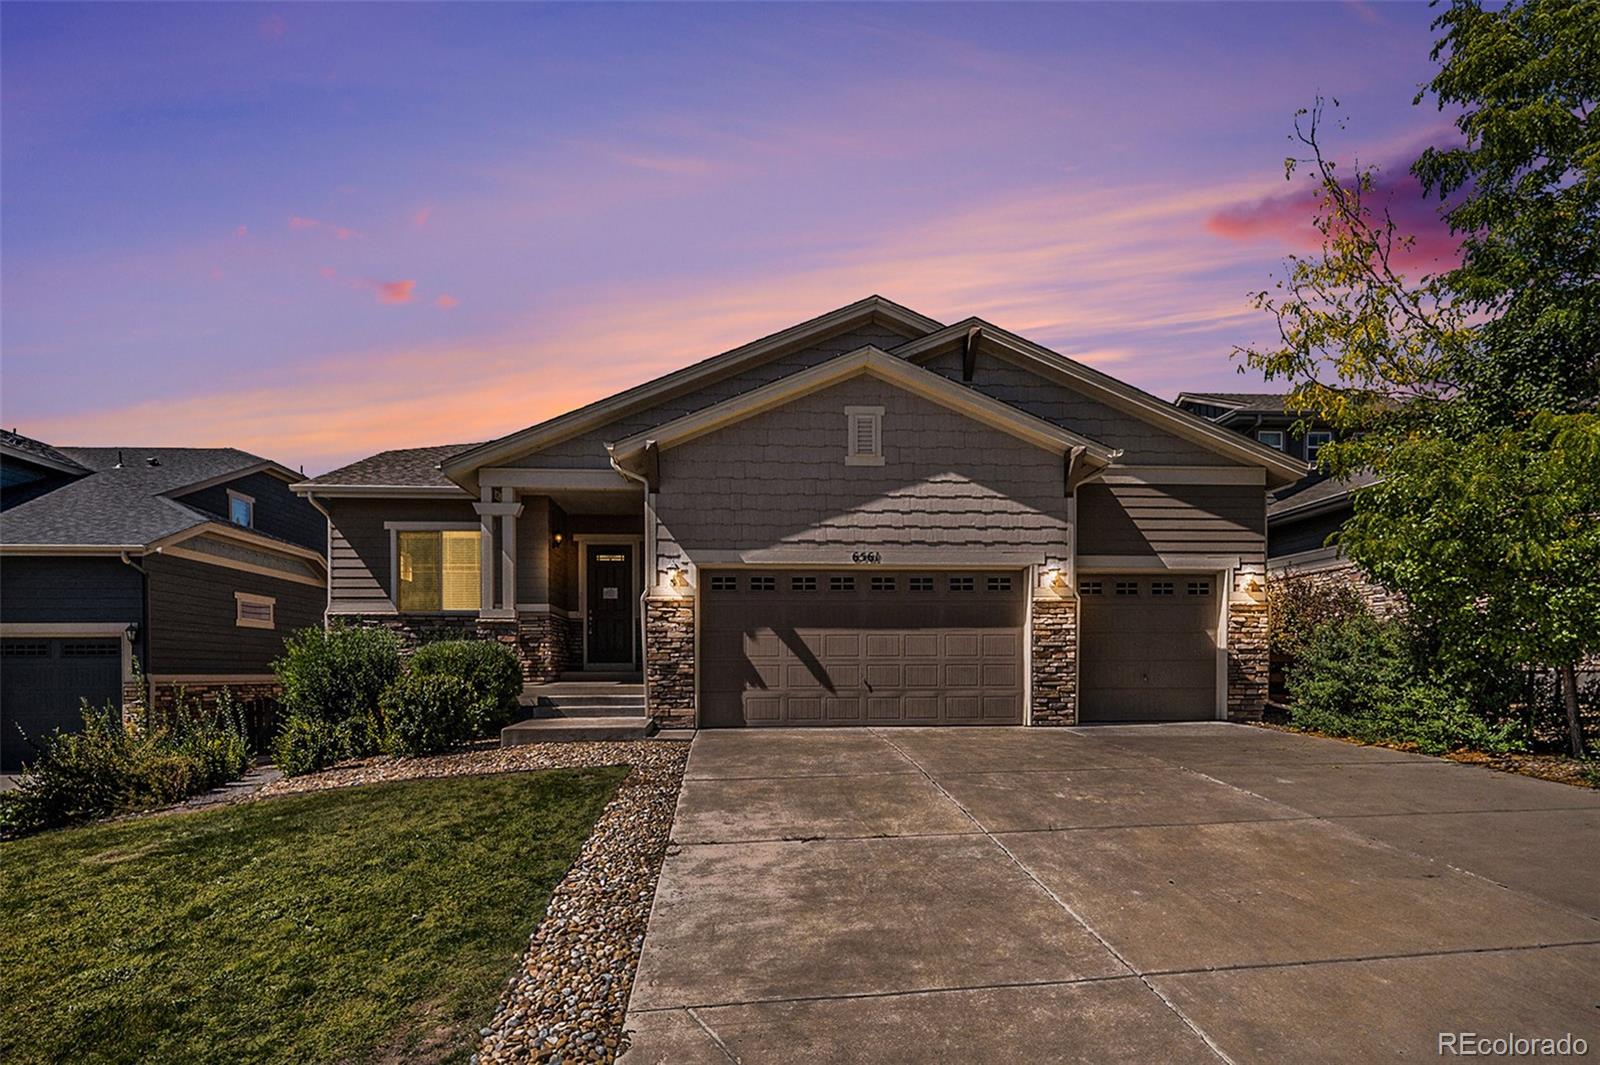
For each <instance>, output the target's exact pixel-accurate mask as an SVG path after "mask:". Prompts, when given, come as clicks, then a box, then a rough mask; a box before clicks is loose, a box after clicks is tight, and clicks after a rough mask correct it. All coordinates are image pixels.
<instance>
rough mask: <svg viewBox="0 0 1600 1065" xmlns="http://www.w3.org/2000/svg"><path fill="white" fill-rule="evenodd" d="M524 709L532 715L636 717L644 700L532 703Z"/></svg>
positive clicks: (641, 712)
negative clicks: (597, 702) (531, 712)
mask: <svg viewBox="0 0 1600 1065" xmlns="http://www.w3.org/2000/svg"><path fill="white" fill-rule="evenodd" d="M526 709H529V710H532V711H533V716H534V717H637V718H643V717H644V716H645V713H644V700H643V699H633V700H630V701H628V702H625V703H599V704H595V703H565V702H561V703H534V704H533V705H532V706H529V707H527V708H526Z"/></svg>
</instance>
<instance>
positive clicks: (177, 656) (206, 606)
mask: <svg viewBox="0 0 1600 1065" xmlns="http://www.w3.org/2000/svg"><path fill="white" fill-rule="evenodd" d="M144 565H145V570H146V572H148V573H149V575H150V652H149V655H150V657H149V660H148V661H147V662H146V663H145V670H146V671H147V672H148V673H151V674H156V675H163V674H164V675H172V674H209V675H213V676H218V675H239V674H252V675H254V674H263V673H270V672H272V660H273V659H274V658H277V657H278V656H279V655H281V654H282V653H283V641H284V638H285V637H286V636H288V635H289V634H290V633H292V632H294V631H295V630H297V629H303V628H306V627H307V626H311V625H320V624H321V623H322V610H323V605H324V595H325V593H324V591H323V589H321V588H317V587H314V586H312V585H309V584H300V583H297V582H295V581H285V580H279V579H278V578H276V577H268V576H265V575H264V574H256V573H247V572H245V571H243V570H237V569H231V568H224V567H219V566H212V565H208V564H207V563H204V562H195V561H191V560H189V559H184V558H169V557H166V556H151V557H149V558H147V559H145V562H144ZM234 592H250V593H253V594H255V595H269V596H272V597H273V598H274V599H275V600H277V602H276V605H275V614H276V627H275V628H272V629H255V628H240V627H239V626H238V625H237V623H236V618H237V613H236V611H237V607H236V603H235V599H234Z"/></svg>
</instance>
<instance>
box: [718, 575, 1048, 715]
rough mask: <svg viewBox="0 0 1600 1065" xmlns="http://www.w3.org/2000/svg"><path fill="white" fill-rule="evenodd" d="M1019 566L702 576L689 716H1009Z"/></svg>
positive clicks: (1022, 611)
mask: <svg viewBox="0 0 1600 1065" xmlns="http://www.w3.org/2000/svg"><path fill="white" fill-rule="evenodd" d="M1024 584H1025V582H1024V579H1023V575H1022V574H1021V573H1004V572H1002V573H971V572H966V573H950V572H932V571H916V570H907V571H883V570H865V571H863V570H857V571H853V572H850V573H828V572H818V571H794V572H790V571H767V570H760V571H756V570H725V571H720V572H719V571H715V570H708V571H702V573H701V576H700V602H701V604H702V606H701V619H700V656H699V662H700V708H701V709H700V723H701V725H702V726H703V727H707V728H718V727H736V726H741V725H1018V724H1021V723H1022V707H1023V684H1024V683H1025V681H1026V678H1025V676H1024V673H1023V661H1022V647H1023V644H1022V633H1023V625H1024V622H1025V618H1026V603H1025V600H1024V594H1025V587H1024Z"/></svg>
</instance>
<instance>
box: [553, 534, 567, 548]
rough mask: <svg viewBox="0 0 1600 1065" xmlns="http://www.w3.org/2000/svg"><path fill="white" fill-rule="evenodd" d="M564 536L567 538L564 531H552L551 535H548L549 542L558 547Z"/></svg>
mask: <svg viewBox="0 0 1600 1065" xmlns="http://www.w3.org/2000/svg"><path fill="white" fill-rule="evenodd" d="M566 538H567V536H566V534H565V533H562V532H556V533H554V534H552V535H551V537H550V543H551V544H552V545H554V546H555V547H560V546H561V542H562V541H563V540H565V539H566Z"/></svg>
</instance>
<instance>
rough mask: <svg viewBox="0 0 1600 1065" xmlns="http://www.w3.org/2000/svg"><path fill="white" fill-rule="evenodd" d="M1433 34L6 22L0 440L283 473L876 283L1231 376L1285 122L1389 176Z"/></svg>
mask: <svg viewBox="0 0 1600 1065" xmlns="http://www.w3.org/2000/svg"><path fill="white" fill-rule="evenodd" d="M1430 17H1431V12H1430V11H1429V9H1428V8H1426V7H1425V6H1423V5H1421V4H1403V5H1402V4H1360V3H1339V4H1314V3H1308V4H1300V3H1276V4H1265V3H1256V4H1239V5H1232V4H1196V5H1184V4H1180V5H1135V4H1111V5H1092V4H1077V5H1061V6H1053V5H1026V6H1005V5H981V6H965V5H929V6H917V5H901V6H844V5H823V6H785V5H758V6H698V5H693V4H688V5H671V6H631V5H621V6H615V5H614V6H537V7H535V6H513V5H472V4H450V5H425V4H424V5H416V4H408V5H401V6H388V5H379V4H360V5H351V6H338V5H288V6H275V5H274V6H254V5H213V6H196V5H164V6H142V5H132V4H129V5H93V6H73V5H62V4H52V5H18V4H6V5H5V8H4V14H3V18H0V64H3V72H0V93H3V97H0V108H3V113H0V119H3V126H0V198H3V199H0V202H3V217H0V224H3V230H0V281H3V285H4V287H3V293H0V301H3V302H0V314H3V319H0V423H3V424H4V426H5V427H6V428H12V427H16V428H18V429H19V430H20V431H21V432H23V433H26V434H29V435H32V436H37V437H40V438H43V439H45V440H48V441H50V442H53V443H56V444H81V445H92V444H101V445H105V444H113V445H114V444H167V445H178V444H191V445H232V446H237V447H242V448H245V449H247V450H251V451H255V452H258V453H260V454H263V455H267V456H270V457H272V458H275V459H278V460H279V461H282V462H285V463H288V464H290V465H292V466H299V465H301V464H303V465H304V466H305V468H306V470H307V472H308V473H316V472H320V471H323V470H326V469H328V468H330V467H332V466H334V465H338V464H340V463H342V462H345V461H348V460H349V459H352V458H355V457H359V456H360V455H363V454H367V453H370V452H373V451H378V450H382V449H385V448H390V447H405V446H414V445H422V444H436V443H448V442H455V441H466V440H480V439H486V438H490V437H493V436H496V435H499V434H502V433H505V432H508V431H511V430H514V429H517V428H521V427H522V426H525V425H528V424H531V423H533V422H537V421H539V420H542V419H544V418H546V417H549V416H551V415H554V414H557V413H560V412H561V411H563V410H566V409H569V408H570V407H572V406H574V405H577V404H579V403H583V402H587V401H589V400H592V399H596V398H599V397H601V396H603V395H606V394H608V393H611V392H614V391H616V390H618V389H621V388H625V387H627V386H630V385H634V384H637V383H639V382H641V381H644V380H647V379H649V378H651V377H653V376H656V375H657V374H659V373H662V372H664V371H666V370H669V369H672V368H674V367H676V366H679V365H681V364H683V363H685V362H688V361H692V360H695V359H699V358H704V357H706V356H708V355H712V354H715V353H716V352H718V351H721V350H723V349H726V348H728V347H731V346H734V345H736V344H739V343H742V342H744V341H746V340H750V339H753V338H755V337H758V336H761V335H763V334H765V333H768V332H771V331H773V330H775V329H779V328H782V327H784V326H786V325H789V324H792V323H794V322H795V321H798V320H800V319H803V318H807V317H811V316H813V315H816V314H819V313H821V312H823V311H826V310H829V309H831V308H833V307H836V306H838V305H841V304H844V303H848V302H851V301H853V300H855V299H859V298H860V297H862V296H865V295H867V294H869V293H872V292H878V293H881V294H883V295H885V296H887V297H889V298H891V299H894V300H897V301H899V302H901V303H905V304H908V305H910V306H912V307H914V308H916V309H917V310H919V311H922V312H924V313H926V314H929V315H932V316H934V317H936V318H940V319H943V320H946V321H952V320H955V319H958V318H962V317H965V316H966V315H969V314H979V315H982V316H984V317H986V318H988V319H990V320H992V321H994V322H996V323H998V324H1000V325H1003V326H1005V327H1007V328H1010V329H1013V330H1016V331H1018V332H1021V333H1024V334H1026V335H1027V336H1029V337H1030V338H1032V339H1035V340H1038V341H1040V342H1042V343H1045V344H1047V345H1049V346H1051V347H1053V348H1055V349H1056V350H1058V351H1061V352H1062V353H1064V354H1067V355H1070V356H1073V357H1075V358H1079V359H1082V360H1084V361H1086V362H1089V363H1091V364H1093V365H1095V366H1097V367H1099V368H1100V369H1102V370H1105V371H1107V372H1109V373H1112V374H1115V375H1117V376H1119V377H1121V378H1123V379H1125V380H1127V381H1130V382H1132V383H1133V384H1136V385H1139V386H1140V387H1143V388H1146V389H1148V390H1150V391H1152V392H1155V393H1156V394H1158V395H1161V396H1164V397H1166V398H1169V399H1170V398H1172V397H1173V396H1174V395H1175V394H1176V393H1177V392H1178V391H1179V390H1182V389H1191V390H1193V389H1206V388H1213V389H1234V390H1248V389H1252V388H1260V387H1262V383H1261V382H1260V380H1259V379H1258V378H1253V377H1244V376H1239V375H1238V374H1236V373H1235V370H1234V365H1233V364H1232V363H1231V362H1230V360H1229V351H1230V350H1231V349H1232V347H1233V346H1234V345H1235V344H1242V343H1247V342H1251V341H1256V340H1260V339H1263V338H1265V337H1266V336H1267V335H1268V330H1269V323H1268V321H1267V320H1266V319H1265V317H1264V316H1263V315H1262V314H1261V313H1260V312H1257V311H1255V310H1253V309H1252V308H1251V307H1250V305H1249V300H1248V295H1249V293H1250V292H1251V291H1252V290H1254V289H1258V288H1262V287H1265V286H1267V285H1269V284H1270V275H1271V274H1272V273H1273V271H1275V270H1279V269H1281V260H1282V257H1283V255H1284V254H1285V253H1286V252H1288V251H1291V250H1299V249H1303V248H1304V247H1305V246H1306V242H1307V239H1308V234H1309V233H1310V230H1309V229H1308V227H1307V225H1306V209H1305V199H1304V191H1305V190H1304V187H1303V186H1302V185H1289V184H1286V183H1285V181H1284V178H1283V167H1282V160H1283V157H1284V156H1285V155H1286V154H1288V152H1289V150H1290V147H1291V146H1290V144H1289V142H1288V141H1287V139H1286V137H1287V134H1288V133H1289V131H1290V123H1291V120H1292V116H1293V113H1294V111H1295V109H1296V108H1297V107H1300V106H1304V105H1307V104H1309V103H1310V102H1311V100H1312V99H1313V97H1314V96H1315V95H1316V94H1317V93H1318V92H1322V93H1324V94H1328V95H1332V96H1336V97H1338V98H1339V100H1340V102H1341V103H1342V104H1343V106H1344V110H1345V113H1346V116H1347V118H1348V125H1347V128H1346V129H1345V130H1344V131H1342V132H1341V133H1339V134H1338V136H1337V139H1336V140H1335V148H1336V149H1337V150H1338V151H1339V153H1340V154H1341V155H1344V156H1349V155H1351V154H1354V153H1359V154H1360V155H1361V157H1362V158H1363V159H1364V160H1370V161H1373V162H1379V163H1383V164H1385V167H1386V170H1387V171H1388V172H1390V173H1391V174H1393V175H1394V176H1395V177H1396V178H1399V177H1400V176H1401V175H1402V174H1403V171H1404V169H1405V166H1406V165H1407V164H1408V163H1409V161H1410V160H1411V158H1413V157H1414V156H1415V154H1416V152H1417V150H1418V149H1419V148H1420V147H1421V146H1422V145H1424V144H1427V143H1442V142H1445V141H1448V140H1449V139H1450V137H1449V132H1450V130H1449V125H1448V123H1447V122H1446V121H1445V119H1444V117H1443V116H1441V115H1440V114H1439V113H1438V112H1437V111H1436V110H1435V109H1434V108H1433V106H1432V104H1431V103H1425V104H1423V105H1421V106H1416V107H1413V106H1412V103H1411V100H1412V96H1413V95H1414V93H1415V92H1416V89H1417V86H1418V85H1419V83H1421V82H1423V81H1425V80H1426V79H1427V78H1428V77H1429V75H1430V72H1431V69H1432V65H1431V64H1430V62H1429V60H1428V50H1429V46H1430V43H1431V39H1432V34H1431V33H1430V31H1429V30H1428V22H1429V20H1430ZM1396 187H1397V188H1398V189H1399V190H1401V191H1399V192H1397V193H1396V195H1399V196H1408V195H1410V193H1409V192H1408V191H1407V190H1408V189H1409V188H1410V187H1409V186H1407V185H1406V183H1405V182H1403V181H1397V183H1396ZM1400 207H1401V209H1402V215H1403V217H1415V218H1416V219H1417V222H1418V225H1419V226H1422V225H1426V224H1427V223H1428V220H1429V217H1430V214H1431V209H1422V208H1420V207H1419V206H1418V205H1417V204H1416V203H1415V202H1414V199H1411V200H1408V201H1407V202H1406V203H1405V204H1402V205H1400ZM1407 212H1409V213H1407ZM1426 246H1428V247H1432V246H1434V245H1426Z"/></svg>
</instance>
